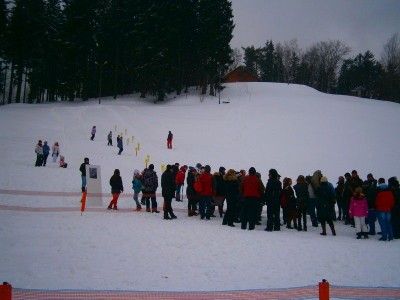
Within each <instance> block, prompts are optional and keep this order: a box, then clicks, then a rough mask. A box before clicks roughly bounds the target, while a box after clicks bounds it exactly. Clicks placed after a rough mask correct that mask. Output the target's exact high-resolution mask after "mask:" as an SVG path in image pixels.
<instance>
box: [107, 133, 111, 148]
mask: <svg viewBox="0 0 400 300" xmlns="http://www.w3.org/2000/svg"><path fill="white" fill-rule="evenodd" d="M107 140H108V144H107V146H112V132H111V131H110V133H109V134H108V135H107Z"/></svg>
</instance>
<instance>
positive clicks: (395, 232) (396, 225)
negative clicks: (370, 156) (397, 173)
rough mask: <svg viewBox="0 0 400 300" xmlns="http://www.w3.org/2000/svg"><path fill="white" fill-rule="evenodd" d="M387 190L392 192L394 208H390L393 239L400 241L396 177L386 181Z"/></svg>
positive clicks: (399, 215) (399, 190)
mask: <svg viewBox="0 0 400 300" xmlns="http://www.w3.org/2000/svg"><path fill="white" fill-rule="evenodd" d="M388 183H389V188H390V189H391V190H392V192H393V196H394V207H393V208H392V215H391V222H392V227H393V238H394V239H400V187H399V181H398V180H397V178H396V177H390V178H389V180H388Z"/></svg>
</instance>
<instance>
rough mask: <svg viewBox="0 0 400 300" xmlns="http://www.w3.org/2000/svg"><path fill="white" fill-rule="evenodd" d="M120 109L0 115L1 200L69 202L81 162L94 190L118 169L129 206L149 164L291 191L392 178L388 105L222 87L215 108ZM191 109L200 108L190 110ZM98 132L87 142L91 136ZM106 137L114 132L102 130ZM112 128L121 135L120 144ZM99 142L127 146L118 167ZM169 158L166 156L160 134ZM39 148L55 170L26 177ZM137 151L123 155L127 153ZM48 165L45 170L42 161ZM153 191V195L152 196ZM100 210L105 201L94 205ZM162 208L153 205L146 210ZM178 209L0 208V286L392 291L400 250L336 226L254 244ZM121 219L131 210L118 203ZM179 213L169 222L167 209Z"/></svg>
mask: <svg viewBox="0 0 400 300" xmlns="http://www.w3.org/2000/svg"><path fill="white" fill-rule="evenodd" d="M152 100H153V99H147V100H142V99H139V98H138V97H136V96H126V97H122V98H120V99H118V100H113V99H102V101H101V104H100V105H99V104H98V100H97V99H93V100H90V101H87V102H84V103H51V104H41V105H28V104H19V105H17V104H13V105H7V106H3V107H0V126H1V128H2V130H1V131H0V138H1V140H2V143H1V144H0V152H1V153H2V156H1V157H0V166H1V170H2V172H1V174H0V189H2V190H26V191H47V192H71V193H79V191H80V173H79V171H78V168H79V165H80V164H81V163H82V162H83V158H84V157H85V156H87V157H89V158H90V162H91V164H96V165H100V166H101V168H102V170H101V171H102V186H103V187H102V191H103V193H109V191H110V188H109V185H108V180H109V178H110V176H111V175H112V173H113V170H114V169H115V168H119V169H120V170H121V176H122V178H123V180H124V185H125V192H126V193H132V190H131V184H130V182H131V177H132V173H133V169H136V168H137V169H143V168H144V164H145V163H144V159H145V157H146V156H147V155H150V163H153V164H154V165H155V166H156V171H157V173H158V175H159V177H160V176H161V164H168V163H175V162H179V163H181V164H187V165H195V164H196V163H197V162H201V163H203V164H210V165H211V167H212V171H216V170H218V168H219V166H224V167H225V168H226V169H229V168H234V169H246V170H248V169H249V167H251V166H254V167H256V169H257V171H259V172H260V173H261V174H262V178H263V179H264V180H265V179H266V178H267V174H268V170H269V169H270V168H276V169H277V170H278V172H279V173H280V174H281V175H282V176H283V177H292V178H293V179H294V180H295V179H296V178H297V176H298V175H299V174H303V175H309V174H312V173H313V172H314V171H315V170H317V169H320V170H322V172H323V174H324V175H326V176H327V177H328V179H329V180H330V181H331V182H332V183H334V184H335V183H336V180H337V177H338V176H340V175H343V174H344V173H345V172H349V171H351V170H353V169H357V170H358V171H359V174H360V176H361V178H365V177H366V174H367V173H369V172H372V173H373V174H374V175H375V177H376V178H378V177H385V178H388V177H390V176H396V175H399V173H398V172H399V170H400V160H399V159H398V151H396V149H399V148H400V140H399V139H398V138H397V137H396V132H399V129H400V123H399V121H398V120H399V116H400V106H399V105H398V104H395V103H390V102H381V101H373V100H367V99H360V98H354V97H348V96H334V95H326V94H322V93H319V92H318V91H316V90H313V89H311V88H308V87H305V86H298V85H287V84H272V83H271V84H270V83H236V84H227V88H226V89H225V90H223V92H222V93H221V103H222V102H224V101H226V102H230V103H229V104H228V103H227V104H225V103H224V104H218V97H216V98H215V97H210V96H206V97H204V99H201V97H200V96H199V95H198V94H197V91H192V92H191V93H190V94H189V95H182V96H179V97H173V96H170V99H169V100H168V101H166V102H165V103H157V104H154V103H153V101H152ZM201 100H203V101H201ZM93 125H96V127H97V134H96V138H95V140H94V141H90V139H89V138H90V129H91V128H92V126H93ZM115 126H116V128H117V130H116V131H114V128H115ZM125 129H126V130H127V135H125ZM110 130H112V131H113V134H114V137H113V140H114V143H115V137H116V135H117V134H119V133H120V132H123V133H124V136H125V137H132V136H133V135H134V136H135V143H134V144H132V143H130V144H129V145H126V139H125V150H124V152H123V153H122V155H121V156H118V155H117V152H118V151H117V148H116V147H108V146H107V140H106V136H107V134H108V132H109V131H110ZM169 130H171V131H172V132H173V133H174V141H173V149H172V150H168V149H167V147H166V137H167V134H168V131H169ZM38 139H42V140H47V141H48V142H49V144H50V145H52V144H53V142H54V141H58V142H59V143H60V147H61V153H62V155H64V156H65V157H66V161H67V162H68V164H69V166H68V168H67V169H61V168H58V167H57V165H55V164H53V163H51V162H49V163H48V166H47V167H45V168H35V167H34V166H33V165H34V159H35V155H34V147H35V144H36V142H37V140H38ZM137 142H140V144H141V146H140V151H139V153H138V156H135V151H134V147H135V146H136V143H137ZM49 160H50V159H49ZM158 192H161V190H158ZM79 200H80V198H79V197H77V196H71V197H61V196H51V197H50V196H39V195H36V196H32V195H31V196H26V195H7V194H4V193H2V194H0V205H3V206H24V207H38V208H41V207H61V208H62V207H79ZM103 201H104V203H105V205H104V207H105V206H106V204H108V201H109V197H104V199H103ZM158 203H159V205H161V203H162V200H161V198H158ZM186 205H187V202H186V201H185V202H184V203H177V202H175V201H174V203H173V207H174V208H175V209H177V216H178V220H175V221H171V222H169V221H164V220H162V215H161V214H160V215H155V214H149V213H134V212H129V213H128V212H126V211H123V210H122V211H120V212H108V211H106V209H104V212H103V211H100V212H87V213H84V214H83V216H81V215H80V213H79V212H21V211H19V212H16V211H7V210H4V209H0V240H1V241H2V242H1V243H0V253H1V255H0V280H3V281H8V282H11V283H12V284H13V285H14V286H16V287H20V288H41V289H109V290H116V289H125V290H146V291H149V290H165V291H188V290H201V291H207V290H232V289H258V288H268V287H271V288H277V287H294V286H304V285H310V284H315V283H316V282H318V281H319V280H320V279H321V278H327V279H328V280H329V281H330V282H331V283H333V284H337V285H356V286H399V285H400V278H399V277H398V276H395V275H396V274H398V267H397V266H396V265H395V264H393V262H396V261H398V260H399V258H400V252H399V249H400V244H399V243H398V242H397V241H395V242H391V243H382V242H378V240H377V239H378V237H373V238H371V239H370V240H362V241H358V240H355V239H354V235H355V233H354V229H353V228H351V227H348V226H344V225H343V224H341V223H340V222H337V223H336V226H337V232H338V236H336V237H332V236H327V237H321V236H320V235H319V228H310V229H309V231H308V232H297V231H296V232H294V231H291V230H288V229H283V231H282V232H278V233H277V232H273V233H267V232H264V231H263V229H264V228H265V217H266V216H265V215H264V216H263V226H258V227H257V228H256V229H257V230H255V231H254V232H248V231H242V230H240V229H239V228H238V227H236V228H226V227H225V226H221V225H220V223H221V219H220V218H219V217H217V218H213V219H212V220H211V221H209V222H205V221H201V220H199V219H198V218H188V217H187V216H186V213H185V208H186ZM118 206H119V207H120V208H122V209H128V208H129V209H131V208H133V207H134V203H133V200H132V199H131V198H130V197H124V195H123V196H122V197H121V199H120V200H119V205H118ZM179 209H180V210H179Z"/></svg>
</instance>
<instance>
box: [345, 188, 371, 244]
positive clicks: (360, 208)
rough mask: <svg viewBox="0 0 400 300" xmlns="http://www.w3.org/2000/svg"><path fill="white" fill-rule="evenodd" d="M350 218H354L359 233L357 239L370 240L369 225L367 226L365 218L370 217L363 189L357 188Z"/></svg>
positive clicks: (352, 199)
mask: <svg viewBox="0 0 400 300" xmlns="http://www.w3.org/2000/svg"><path fill="white" fill-rule="evenodd" d="M349 216H350V218H354V223H355V227H356V230H357V231H358V230H360V231H359V232H357V239H361V237H362V236H363V237H364V239H367V238H368V230H367V225H365V217H368V202H367V199H366V198H365V196H364V194H363V193H362V188H361V187H357V188H356V189H355V193H354V195H353V197H352V198H351V200H350V207H349Z"/></svg>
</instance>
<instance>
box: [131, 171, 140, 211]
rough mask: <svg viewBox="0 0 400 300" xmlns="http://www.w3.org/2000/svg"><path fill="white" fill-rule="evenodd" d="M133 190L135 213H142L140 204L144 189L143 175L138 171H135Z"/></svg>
mask: <svg viewBox="0 0 400 300" xmlns="http://www.w3.org/2000/svg"><path fill="white" fill-rule="evenodd" d="M132 189H133V200H134V201H135V203H136V209H135V211H141V210H142V206H141V205H140V202H139V193H140V191H141V189H142V174H140V171H139V170H137V169H135V170H134V171H133V180H132Z"/></svg>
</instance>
